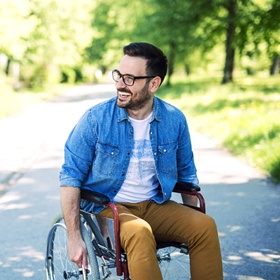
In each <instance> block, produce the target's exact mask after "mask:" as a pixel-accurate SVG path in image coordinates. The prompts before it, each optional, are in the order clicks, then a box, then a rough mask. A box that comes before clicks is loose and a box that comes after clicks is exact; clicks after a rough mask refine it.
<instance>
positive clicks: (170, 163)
mask: <svg viewBox="0 0 280 280" xmlns="http://www.w3.org/2000/svg"><path fill="white" fill-rule="evenodd" d="M177 149H178V143H177V142H174V143H168V144H163V145H159V146H158V165H159V168H160V170H161V171H162V172H165V173H168V172H171V171H174V170H176V169H177V156H176V154H177Z"/></svg>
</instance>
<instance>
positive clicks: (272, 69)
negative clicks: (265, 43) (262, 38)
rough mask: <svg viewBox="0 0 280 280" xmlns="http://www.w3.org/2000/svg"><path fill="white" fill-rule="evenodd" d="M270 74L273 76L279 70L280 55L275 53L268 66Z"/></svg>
mask: <svg viewBox="0 0 280 280" xmlns="http://www.w3.org/2000/svg"><path fill="white" fill-rule="evenodd" d="M269 72H270V76H275V75H277V74H279V72H280V56H279V55H277V54H275V55H274V57H273V60H272V64H271V66H270V71H269Z"/></svg>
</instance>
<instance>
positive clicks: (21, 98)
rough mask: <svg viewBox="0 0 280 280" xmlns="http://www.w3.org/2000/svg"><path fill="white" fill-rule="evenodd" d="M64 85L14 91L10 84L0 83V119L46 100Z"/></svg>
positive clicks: (57, 92)
mask: <svg viewBox="0 0 280 280" xmlns="http://www.w3.org/2000/svg"><path fill="white" fill-rule="evenodd" d="M65 87H67V86H65V85H57V86H52V87H49V88H48V89H46V90H44V91H36V92H35V91H28V90H22V91H14V90H13V89H12V88H11V87H10V86H7V85H6V84H1V83H0V88H1V91H0V120H1V119H3V118H6V117H9V116H11V115H14V114H17V113H19V112H21V111H23V110H25V109H26V108H29V107H31V106H33V105H34V104H36V103H38V102H42V101H45V100H48V99H49V98H51V97H53V96H55V95H57V94H59V92H61V90H63V89H64V88H65Z"/></svg>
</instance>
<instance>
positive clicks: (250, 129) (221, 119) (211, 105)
mask: <svg viewBox="0 0 280 280" xmlns="http://www.w3.org/2000/svg"><path fill="white" fill-rule="evenodd" d="M68 86H69V85H68ZM2 89H3V90H2ZM63 89H65V86H57V87H55V88H51V89H49V90H46V91H45V92H41V93H40V92H36V93H34V92H13V91H12V90H11V89H10V88H7V87H6V88H5V86H2V87H1V92H0V119H1V118H4V117H7V116H9V115H12V114H15V113H17V112H19V111H22V110H24V109H25V108H27V107H30V106H32V105H33V104H35V103H37V102H41V101H43V100H46V99H48V98H50V97H52V96H54V95H56V94H58V93H59V92H60V91H61V90H63ZM159 96H160V97H162V98H164V99H165V100H169V101H170V102H171V103H173V104H174V105H176V106H177V107H179V108H180V109H182V111H183V112H184V113H185V114H186V115H187V117H188V120H189V124H190V126H191V127H192V128H194V129H196V130H199V131H201V132H203V133H204V134H206V135H208V136H210V137H212V138H214V139H215V140H217V141H219V142H220V144H221V145H223V146H224V147H226V148H227V149H228V150H229V151H230V152H231V153H232V154H234V155H236V156H240V157H242V158H243V159H245V160H246V161H247V162H248V163H249V164H250V165H252V166H254V167H257V168H259V169H260V170H261V171H262V172H263V173H264V174H266V175H267V176H268V177H270V178H271V180H272V181H273V182H276V183H280V79H279V76H278V77H275V78H246V79H244V78H243V79H240V80H236V82H235V83H234V84H229V85H223V86H222V85H220V80H217V79H214V78H211V79H209V78H208V79H197V78H191V79H190V78H188V81H187V82H180V81H176V82H175V83H174V85H173V86H172V87H171V88H166V87H164V86H163V87H162V88H161V89H160V91H159Z"/></svg>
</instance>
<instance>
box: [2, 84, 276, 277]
mask: <svg viewBox="0 0 280 280" xmlns="http://www.w3.org/2000/svg"><path fill="white" fill-rule="evenodd" d="M114 93H115V90H114V87H113V85H95V86H80V87H77V88H75V89H73V90H71V91H68V92H67V93H65V94H63V95H62V96H60V97H57V98H55V99H54V100H52V101H49V102H45V103H41V104H38V105H36V106H34V107H32V108H30V109H29V110H27V111H25V112H23V113H21V114H18V115H16V116H13V117H11V118H8V119H5V120H2V121H0V192H2V193H0V244H1V245H0V246H1V250H0V279H1V280H2V279H3V280H15V279H32V280H33V279H34V280H41V279H44V252H45V240H46V235H47V231H48V229H49V225H50V223H51V220H52V217H53V216H54V215H55V213H56V212H58V211H59V209H60V206H59V188H58V173H59V168H60V166H61V164H62V160H63V159H62V157H63V145H64V142H65V140H66V137H67V136H68V134H69V131H70V129H71V128H72V127H73V125H74V124H75V123H76V122H77V120H78V118H79V117H80V116H81V114H82V113H83V112H84V111H85V110H86V109H87V108H88V107H90V106H92V105H93V104H95V103H98V102H100V101H102V100H104V99H107V98H108V97H110V96H113V95H114ZM192 140H193V146H194V153H195V159H196V164H197V168H198V171H199V172H198V174H199V177H200V181H201V186H202V189H203V194H204V196H205V199H206V202H207V212H208V213H209V214H210V215H212V216H213V217H214V218H215V220H216V221H217V225H218V230H219V235H220V241H221V247H222V253H223V262H224V276H225V279H230V280H234V279H238V280H243V279H249V280H261V279H267V280H278V279H280V237H279V236H280V206H279V205H280V203H279V202H280V187H279V186H278V187H277V186H273V185H270V184H268V183H267V182H266V180H265V178H263V176H262V175H261V174H260V173H259V172H257V171H256V170H255V169H252V168H250V167H249V166H248V165H246V164H245V163H244V162H242V161H240V160H239V159H237V158H234V157H232V156H231V155H230V154H228V153H227V152H225V151H223V150H221V149H219V148H218V147H217V145H215V143H214V142H213V141H212V140H210V139H208V138H207V137H205V136H203V135H201V134H199V133H196V132H193V131H192ZM7 187H8V188H7Z"/></svg>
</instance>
